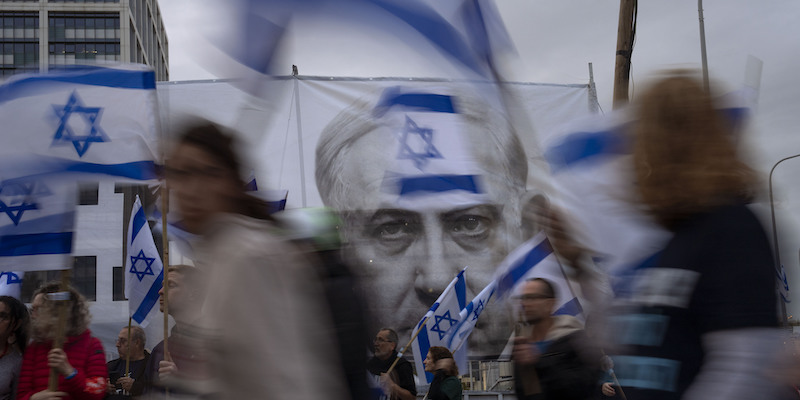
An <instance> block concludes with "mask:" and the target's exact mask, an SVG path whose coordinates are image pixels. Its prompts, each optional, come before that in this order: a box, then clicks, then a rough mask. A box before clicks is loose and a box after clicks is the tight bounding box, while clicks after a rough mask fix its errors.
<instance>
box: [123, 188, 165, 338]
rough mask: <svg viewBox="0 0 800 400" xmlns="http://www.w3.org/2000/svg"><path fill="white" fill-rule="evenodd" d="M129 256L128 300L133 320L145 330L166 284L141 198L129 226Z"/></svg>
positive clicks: (126, 274) (126, 294)
mask: <svg viewBox="0 0 800 400" xmlns="http://www.w3.org/2000/svg"><path fill="white" fill-rule="evenodd" d="M127 240H128V256H127V257H126V258H125V277H126V279H125V296H126V297H127V298H128V307H129V309H130V316H131V318H133V320H134V321H136V322H137V323H138V324H139V325H141V326H142V327H146V326H147V324H148V316H149V315H150V313H151V312H152V311H153V309H154V308H155V305H156V303H158V291H159V290H160V289H161V286H162V285H163V283H162V282H163V280H164V269H163V267H162V263H161V258H160V257H159V255H158V250H157V249H156V244H155V242H154V241H153V234H152V233H151V232H150V225H148V224H147V218H146V217H145V214H144V209H143V208H142V203H141V201H140V200H139V196H136V202H135V203H134V205H133V210H132V211H131V219H130V223H129V224H128V239H127Z"/></svg>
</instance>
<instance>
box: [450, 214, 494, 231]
mask: <svg viewBox="0 0 800 400" xmlns="http://www.w3.org/2000/svg"><path fill="white" fill-rule="evenodd" d="M489 225H490V221H489V219H488V218H486V217H481V216H478V215H462V216H460V217H458V218H456V219H454V220H453V221H452V222H451V225H450V231H451V232H453V233H455V234H465V235H478V234H481V233H483V232H484V231H486V230H487V229H489Z"/></svg>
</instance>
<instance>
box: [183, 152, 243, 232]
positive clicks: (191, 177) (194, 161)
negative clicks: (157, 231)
mask: <svg viewBox="0 0 800 400" xmlns="http://www.w3.org/2000/svg"><path fill="white" fill-rule="evenodd" d="M168 167H169V168H168V169H167V171H168V175H167V178H168V180H169V185H170V189H172V193H173V194H174V196H175V199H176V202H177V206H178V211H179V212H180V214H181V217H183V221H182V224H183V226H184V227H185V228H186V230H187V231H189V232H191V233H195V234H200V233H203V228H204V226H205V224H206V223H207V222H208V220H210V219H211V218H213V217H214V215H216V214H218V213H222V212H230V211H232V209H233V208H234V206H233V202H234V200H233V199H234V195H235V194H236V193H239V192H241V188H240V187H238V185H239V182H238V181H237V178H236V176H235V175H234V174H235V172H233V171H230V169H229V168H227V167H226V166H225V165H223V164H222V163H221V162H219V161H218V160H217V159H216V158H214V156H213V155H211V154H209V153H207V152H206V151H205V150H203V149H202V148H201V147H198V146H195V145H192V144H185V143H184V144H179V145H178V146H177V147H176V148H175V151H174V152H173V153H172V158H171V159H170V160H169V163H168Z"/></svg>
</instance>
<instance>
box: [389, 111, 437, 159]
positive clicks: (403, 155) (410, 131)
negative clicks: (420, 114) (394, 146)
mask: <svg viewBox="0 0 800 400" xmlns="http://www.w3.org/2000/svg"><path fill="white" fill-rule="evenodd" d="M420 140H421V142H420ZM411 141H413V143H410V142H411ZM417 148H420V151H416V149H417ZM397 158H399V159H410V160H412V161H413V162H414V165H415V166H416V167H417V168H419V169H422V167H424V166H425V164H427V163H428V161H429V159H432V158H444V157H442V154H441V153H439V150H437V149H436V147H434V145H433V129H431V128H420V127H419V126H417V123H416V122H414V120H412V119H411V118H409V117H408V116H406V125H405V126H404V127H403V131H402V132H401V133H400V154H398V155H397Z"/></svg>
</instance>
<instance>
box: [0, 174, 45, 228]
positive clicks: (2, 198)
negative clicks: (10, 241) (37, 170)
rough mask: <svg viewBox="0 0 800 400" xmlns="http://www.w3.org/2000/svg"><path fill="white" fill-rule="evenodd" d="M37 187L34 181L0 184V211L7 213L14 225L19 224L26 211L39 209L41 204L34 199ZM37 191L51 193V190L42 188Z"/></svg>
mask: <svg viewBox="0 0 800 400" xmlns="http://www.w3.org/2000/svg"><path fill="white" fill-rule="evenodd" d="M36 187H37V185H35V184H34V183H12V184H6V185H0V212H4V213H6V215H8V218H11V222H13V223H14V226H17V225H19V222H20V221H21V220H22V214H23V213H24V212H25V211H28V210H38V209H39V205H38V204H36V202H35V201H33V198H34V196H33V195H34V191H35V190H36ZM37 193H42V194H49V191H48V190H47V188H40V189H39V190H38V191H37ZM20 198H21V199H20Z"/></svg>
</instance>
